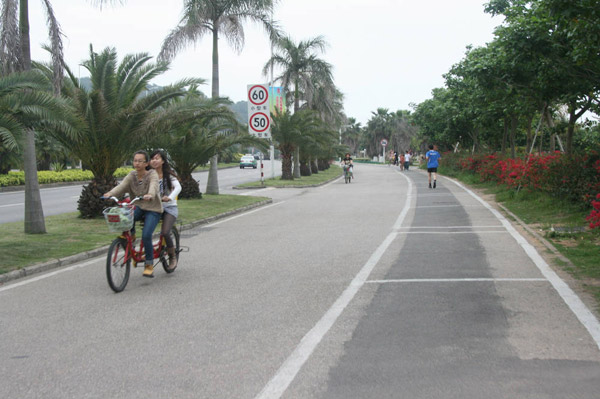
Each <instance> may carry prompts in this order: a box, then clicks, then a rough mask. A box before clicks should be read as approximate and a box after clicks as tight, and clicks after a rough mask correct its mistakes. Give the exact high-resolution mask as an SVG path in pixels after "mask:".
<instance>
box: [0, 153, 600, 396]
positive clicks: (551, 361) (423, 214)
mask: <svg viewBox="0 0 600 399" xmlns="http://www.w3.org/2000/svg"><path fill="white" fill-rule="evenodd" d="M355 175H356V179H355V181H354V182H353V183H351V184H349V185H348V184H344V182H343V180H338V181H335V182H333V183H331V184H329V185H326V186H323V187H320V188H312V189H286V190H266V191H263V193H264V194H262V195H269V196H272V197H273V199H274V203H273V204H272V205H270V206H267V207H264V208H261V209H259V210H255V211H252V212H249V213H247V214H244V215H239V216H236V217H233V218H231V219H228V220H223V221H220V222H217V223H214V224H212V225H209V226H205V227H203V228H199V229H197V230H195V231H191V232H186V234H185V236H184V239H183V244H184V245H186V246H189V247H190V252H189V253H184V254H182V255H183V257H182V260H181V264H180V268H179V269H178V270H177V271H176V272H175V273H174V274H172V275H165V274H164V273H161V272H160V271H157V272H156V274H157V277H156V278H154V279H152V280H150V279H144V278H143V277H141V272H140V271H138V270H134V271H133V273H132V277H131V279H130V283H129V285H128V287H127V288H126V290H125V291H124V292H122V293H121V294H113V293H112V292H111V291H110V290H109V288H108V287H107V285H106V282H105V278H104V264H103V263H104V260H103V259H101V258H100V259H95V260H90V261H87V262H85V263H82V264H79V265H74V266H71V267H68V268H65V269H61V270H58V271H56V272H53V273H50V274H46V275H41V276H38V277H34V278H32V279H30V280H21V281H18V282H16V283H12V284H7V285H5V286H1V287H0V335H1V336H2V337H3V339H2V340H0V380H1V381H2V384H0V397H10V398H12V397H18V398H38V397H44V398H82V397H88V398H107V397H110V398H165V397H169V398H279V397H281V398H482V397H485V398H488V397H489V398H566V397H572V398H597V396H598V389H599V388H600V379H599V377H600V350H599V344H600V338H599V329H598V321H597V320H596V319H595V318H594V317H593V316H592V315H591V313H589V311H587V308H585V306H583V304H582V303H581V302H580V301H579V299H578V298H577V297H576V296H575V295H574V294H572V291H570V289H569V288H568V287H566V286H565V285H563V284H562V281H561V280H560V279H558V278H557V277H556V275H555V274H554V272H552V271H551V269H549V268H548V267H547V265H546V263H545V262H544V261H543V259H542V258H541V257H540V256H539V255H538V254H537V252H535V250H533V247H531V246H530V245H529V244H528V243H527V242H526V241H525V240H524V239H523V238H522V237H521V236H520V235H519V234H518V233H517V232H516V231H515V230H514V229H513V228H512V226H511V225H510V224H509V223H508V222H507V221H506V220H505V219H503V218H502V217H501V216H500V215H499V214H496V213H494V212H493V211H492V210H491V209H489V208H488V207H487V206H486V204H485V203H482V202H481V201H479V200H478V199H477V198H476V197H474V196H473V195H471V193H469V192H468V191H465V190H464V189H463V188H461V187H459V186H458V185H456V184H455V183H453V182H451V181H449V180H446V179H440V181H439V182H438V188H437V189H436V190H429V189H427V188H426V179H425V177H424V174H423V173H421V172H418V171H410V172H407V173H404V174H401V173H399V172H397V171H395V170H393V169H392V168H388V167H381V166H369V165H359V166H358V167H357V168H356V171H355ZM267 193H268V194H267Z"/></svg>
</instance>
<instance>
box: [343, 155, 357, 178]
mask: <svg viewBox="0 0 600 399" xmlns="http://www.w3.org/2000/svg"><path fill="white" fill-rule="evenodd" d="M341 164H342V168H344V173H345V172H346V169H350V176H351V177H352V178H353V179H354V174H353V173H352V169H353V168H354V164H353V163H352V157H351V156H350V153H349V152H347V153H346V155H345V156H344V158H343V159H342V162H341Z"/></svg>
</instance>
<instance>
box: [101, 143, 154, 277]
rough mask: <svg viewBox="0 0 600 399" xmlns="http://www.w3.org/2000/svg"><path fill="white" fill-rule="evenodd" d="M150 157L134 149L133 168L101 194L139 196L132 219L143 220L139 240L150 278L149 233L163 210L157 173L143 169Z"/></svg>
mask: <svg viewBox="0 0 600 399" xmlns="http://www.w3.org/2000/svg"><path fill="white" fill-rule="evenodd" d="M149 162H150V157H149V156H148V153H147V152H146V151H141V150H140V151H136V153H135V154H133V168H134V169H133V170H132V171H131V172H130V173H129V174H128V175H127V176H125V178H124V179H123V181H122V182H121V183H120V184H119V185H118V186H116V187H114V188H113V189H112V190H110V191H109V192H107V193H105V194H104V197H117V198H118V197H120V196H122V195H123V194H125V193H126V192H128V193H130V194H131V195H133V196H135V197H143V201H140V202H139V203H138V204H139V205H136V207H135V211H134V214H133V215H134V220H135V221H138V220H142V219H144V229H143V230H142V242H143V243H144V254H145V261H144V264H145V265H144V276H145V277H154V249H153V248H152V234H154V230H155V229H156V226H157V225H158V222H159V221H160V217H161V215H162V213H163V207H162V201H161V198H160V189H159V183H158V174H157V173H156V171H155V170H154V169H149V170H148V169H147V168H148V163H149ZM131 235H132V236H133V237H135V224H134V225H133V228H132V229H131Z"/></svg>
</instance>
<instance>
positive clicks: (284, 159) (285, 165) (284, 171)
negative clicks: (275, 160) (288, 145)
mask: <svg viewBox="0 0 600 399" xmlns="http://www.w3.org/2000/svg"><path fill="white" fill-rule="evenodd" d="M281 180H294V175H293V174H292V154H291V151H281Z"/></svg>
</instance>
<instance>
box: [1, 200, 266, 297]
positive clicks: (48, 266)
mask: <svg viewBox="0 0 600 399" xmlns="http://www.w3.org/2000/svg"><path fill="white" fill-rule="evenodd" d="M271 203H273V200H272V199H270V198H269V199H266V200H263V201H260V202H256V203H254V204H250V205H246V206H243V207H241V208H237V209H234V210H231V211H228V212H224V213H220V214H218V215H215V216H211V217H208V218H204V219H200V220H197V221H195V222H192V223H188V224H185V225H180V226H178V228H179V230H180V231H184V230H191V229H193V228H195V227H198V226H201V225H205V224H209V223H212V222H214V221H216V220H220V219H225V218H228V217H230V216H233V215H237V214H241V213H244V212H248V211H250V210H252V209H255V208H260V207H261V206H265V205H268V204H271ZM158 234H159V233H156V235H157V236H158ZM108 247H109V245H105V246H103V247H100V248H95V249H92V250H89V251H85V252H81V253H78V254H74V255H69V256H66V257H64V258H58V259H52V260H49V261H46V262H41V263H36V264H34V265H31V266H26V267H24V268H22V269H19V270H13V271H12V272H8V273H4V274H0V285H2V284H4V283H7V282H9V281H13V280H18V279H20V278H24V277H29V276H32V275H34V274H38V273H42V272H47V271H49V270H53V269H57V268H59V267H63V266H68V265H72V264H74V263H77V262H81V261H84V260H87V259H91V258H95V257H98V256H101V255H104V254H106V251H107V250H108Z"/></svg>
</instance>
